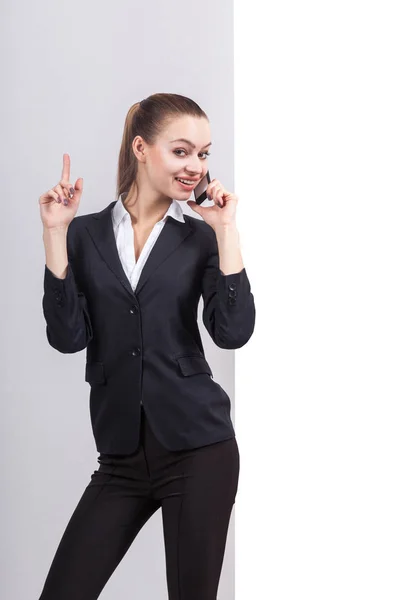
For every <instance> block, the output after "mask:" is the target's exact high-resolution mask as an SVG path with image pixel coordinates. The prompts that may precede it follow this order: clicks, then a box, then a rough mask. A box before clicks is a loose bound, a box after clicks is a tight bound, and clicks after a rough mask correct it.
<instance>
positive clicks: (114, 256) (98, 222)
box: [86, 201, 194, 297]
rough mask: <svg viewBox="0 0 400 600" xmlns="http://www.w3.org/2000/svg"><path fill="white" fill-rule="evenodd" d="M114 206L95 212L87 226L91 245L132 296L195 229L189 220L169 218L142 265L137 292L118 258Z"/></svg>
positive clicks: (112, 204) (137, 292)
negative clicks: (113, 218) (91, 241)
mask: <svg viewBox="0 0 400 600" xmlns="http://www.w3.org/2000/svg"><path fill="white" fill-rule="evenodd" d="M115 204H116V201H114V202H111V204H109V205H108V206H107V207H106V208H105V209H104V210H102V211H101V212H98V213H95V214H93V215H91V216H92V218H91V219H90V220H89V221H88V223H87V224H86V229H87V230H88V232H89V234H90V236H91V238H92V240H93V242H94V244H95V245H96V247H97V250H98V251H99V253H100V255H101V257H102V258H103V260H104V261H105V262H106V263H107V265H108V266H109V268H110V269H111V271H112V272H113V273H114V275H115V277H116V278H117V279H118V281H119V283H120V284H122V286H123V287H124V288H125V290H126V291H127V292H128V293H129V294H130V295H131V296H132V297H134V296H135V295H138V294H139V293H140V290H141V289H142V288H143V286H144V285H145V283H146V282H147V281H148V279H149V278H150V277H151V275H152V274H153V273H154V272H155V271H156V269H157V268H158V267H159V266H160V265H161V264H162V263H163V262H164V261H165V260H166V259H167V258H168V256H170V254H172V253H173V252H174V251H175V250H176V249H177V248H178V247H179V246H180V244H181V243H182V242H183V241H184V240H185V239H186V238H187V236H188V235H190V234H191V233H192V232H193V231H194V230H193V227H192V226H191V224H190V221H189V220H186V219H185V222H184V223H181V222H180V221H177V220H176V219H174V218H172V217H170V216H168V218H167V220H166V222H165V225H164V227H163V228H162V230H161V233H160V235H159V236H158V238H157V240H156V243H155V244H154V246H153V248H152V249H151V252H150V254H149V256H148V258H147V260H146V262H145V264H144V267H143V269H142V272H141V274H140V277H139V281H138V283H137V286H136V291H135V292H134V291H133V290H132V286H131V284H130V281H129V279H128V278H127V276H126V274H125V271H124V268H123V266H122V263H121V260H120V258H119V254H118V249H117V244H116V240H115V236H114V230H113V223H112V214H111V211H112V209H113V207H114V205H115Z"/></svg>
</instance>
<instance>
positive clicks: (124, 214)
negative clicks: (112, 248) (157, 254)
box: [112, 194, 185, 291]
mask: <svg viewBox="0 0 400 600" xmlns="http://www.w3.org/2000/svg"><path fill="white" fill-rule="evenodd" d="M123 197H124V198H125V194H122V195H120V196H119V198H118V200H117V202H116V204H115V206H114V208H113V210H112V221H113V228H114V235H115V241H116V243H117V249H118V254H119V258H120V261H121V264H122V266H123V268H124V271H125V274H126V276H127V278H128V279H129V281H130V283H131V286H132V289H133V291H135V289H136V285H137V282H138V281H139V277H140V274H141V272H142V269H143V267H144V264H145V262H146V260H147V258H148V256H149V254H150V252H151V249H152V248H153V246H154V244H155V243H156V240H157V238H158V236H159V235H160V233H161V231H162V228H163V227H164V225H165V222H166V220H167V217H168V216H171V217H173V218H174V219H177V221H181V222H182V223H184V222H185V219H184V218H183V210H182V208H181V206H180V204H179V202H178V201H177V200H175V199H173V200H172V202H171V204H170V205H169V208H168V210H167V212H166V213H165V215H164V216H163V218H162V219H161V220H160V221H158V222H157V223H156V224H155V225H154V227H153V229H152V230H151V233H150V235H149V237H148V238H147V240H146V243H145V245H144V247H143V250H142V251H141V253H140V256H139V260H138V261H137V262H136V259H135V246H134V235H135V232H134V230H133V227H132V221H131V216H130V214H129V212H128V211H127V210H126V208H125V206H124V205H123V203H122V198H123Z"/></svg>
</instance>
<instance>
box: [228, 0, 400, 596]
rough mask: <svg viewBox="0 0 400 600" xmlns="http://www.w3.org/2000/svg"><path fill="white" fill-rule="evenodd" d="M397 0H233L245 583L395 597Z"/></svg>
mask: <svg viewBox="0 0 400 600" xmlns="http://www.w3.org/2000/svg"><path fill="white" fill-rule="evenodd" d="M399 29H400V19H399V5H398V3H396V2H389V1H386V0H383V1H381V2H379V3H378V2H377V1H372V2H367V3H366V2H356V1H354V0H345V1H343V0H339V1H336V2H316V1H314V2H312V1H309V0H306V1H305V2H294V1H287V0H282V1H280V2H274V3H271V2H267V3H259V2H254V1H250V2H249V1H246V2H241V1H240V0H236V1H235V2H234V32H235V61H234V64H235V189H236V192H237V193H238V195H239V202H240V205H241V206H242V210H241V219H240V222H239V228H240V231H241V239H242V243H243V251H244V252H245V264H246V265H247V270H248V271H249V278H250V280H251V282H252V288H253V291H254V297H255V301H256V308H257V317H256V328H255V333H254V334H253V337H252V338H251V340H250V341H249V343H248V344H247V345H246V346H245V347H244V348H243V349H241V350H240V351H237V352H236V368H235V390H236V434H237V438H238V443H239V444H240V447H241V493H240V495H239V496H238V498H237V500H236V521H235V523H236V568H235V574H236V600H248V599H249V598H252V599H253V598H254V599H257V600H261V599H262V600H264V599H265V600H302V599H304V600H322V599H323V600H338V599H340V600H355V599H356V598H357V599H359V598H362V599H363V600H372V599H373V600H378V599H381V598H384V599H385V600H398V598H399V597H400V577H399V564H400V545H399V539H400V516H399V515H400V511H399V506H400V480H399V457H400V436H399V426H400V377H399V365H400V316H399V315H400V286H399V257H400V235H399V217H400V207H399V196H400V194H399V164H400V144H399V140H400V112H399V106H400V86H399V67H400V65H399V60H400V38H399V34H398V32H399Z"/></svg>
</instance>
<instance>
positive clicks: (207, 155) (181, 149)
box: [174, 148, 211, 160]
mask: <svg viewBox="0 0 400 600" xmlns="http://www.w3.org/2000/svg"><path fill="white" fill-rule="evenodd" d="M177 152H185V154H186V150H184V149H183V148H179V149H178V150H174V153H175V154H176V153H177ZM200 154H205V158H203V160H205V159H206V158H208V157H209V156H211V153H210V152H200ZM177 156H182V154H177Z"/></svg>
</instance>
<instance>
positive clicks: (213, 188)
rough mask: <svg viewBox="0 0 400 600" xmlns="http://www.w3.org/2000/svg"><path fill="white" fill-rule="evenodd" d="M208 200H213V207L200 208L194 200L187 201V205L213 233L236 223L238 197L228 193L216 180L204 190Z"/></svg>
mask: <svg viewBox="0 0 400 600" xmlns="http://www.w3.org/2000/svg"><path fill="white" fill-rule="evenodd" d="M206 193H207V197H208V199H209V200H214V202H215V204H214V205H213V206H201V205H200V204H196V202H195V201H194V200H188V202H187V204H188V205H189V206H190V208H191V209H192V210H194V212H197V213H198V214H199V215H200V216H201V217H202V218H203V219H204V221H205V222H206V223H207V224H208V225H210V226H211V227H212V228H213V229H214V231H215V230H216V229H217V228H218V227H224V226H226V225H232V224H235V223H236V205H237V203H238V200H239V199H238V197H237V196H236V194H233V193H231V192H228V190H226V189H225V188H224V187H223V185H222V184H221V182H220V181H218V179H213V180H212V181H210V183H209V184H208V186H207V189H206Z"/></svg>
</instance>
